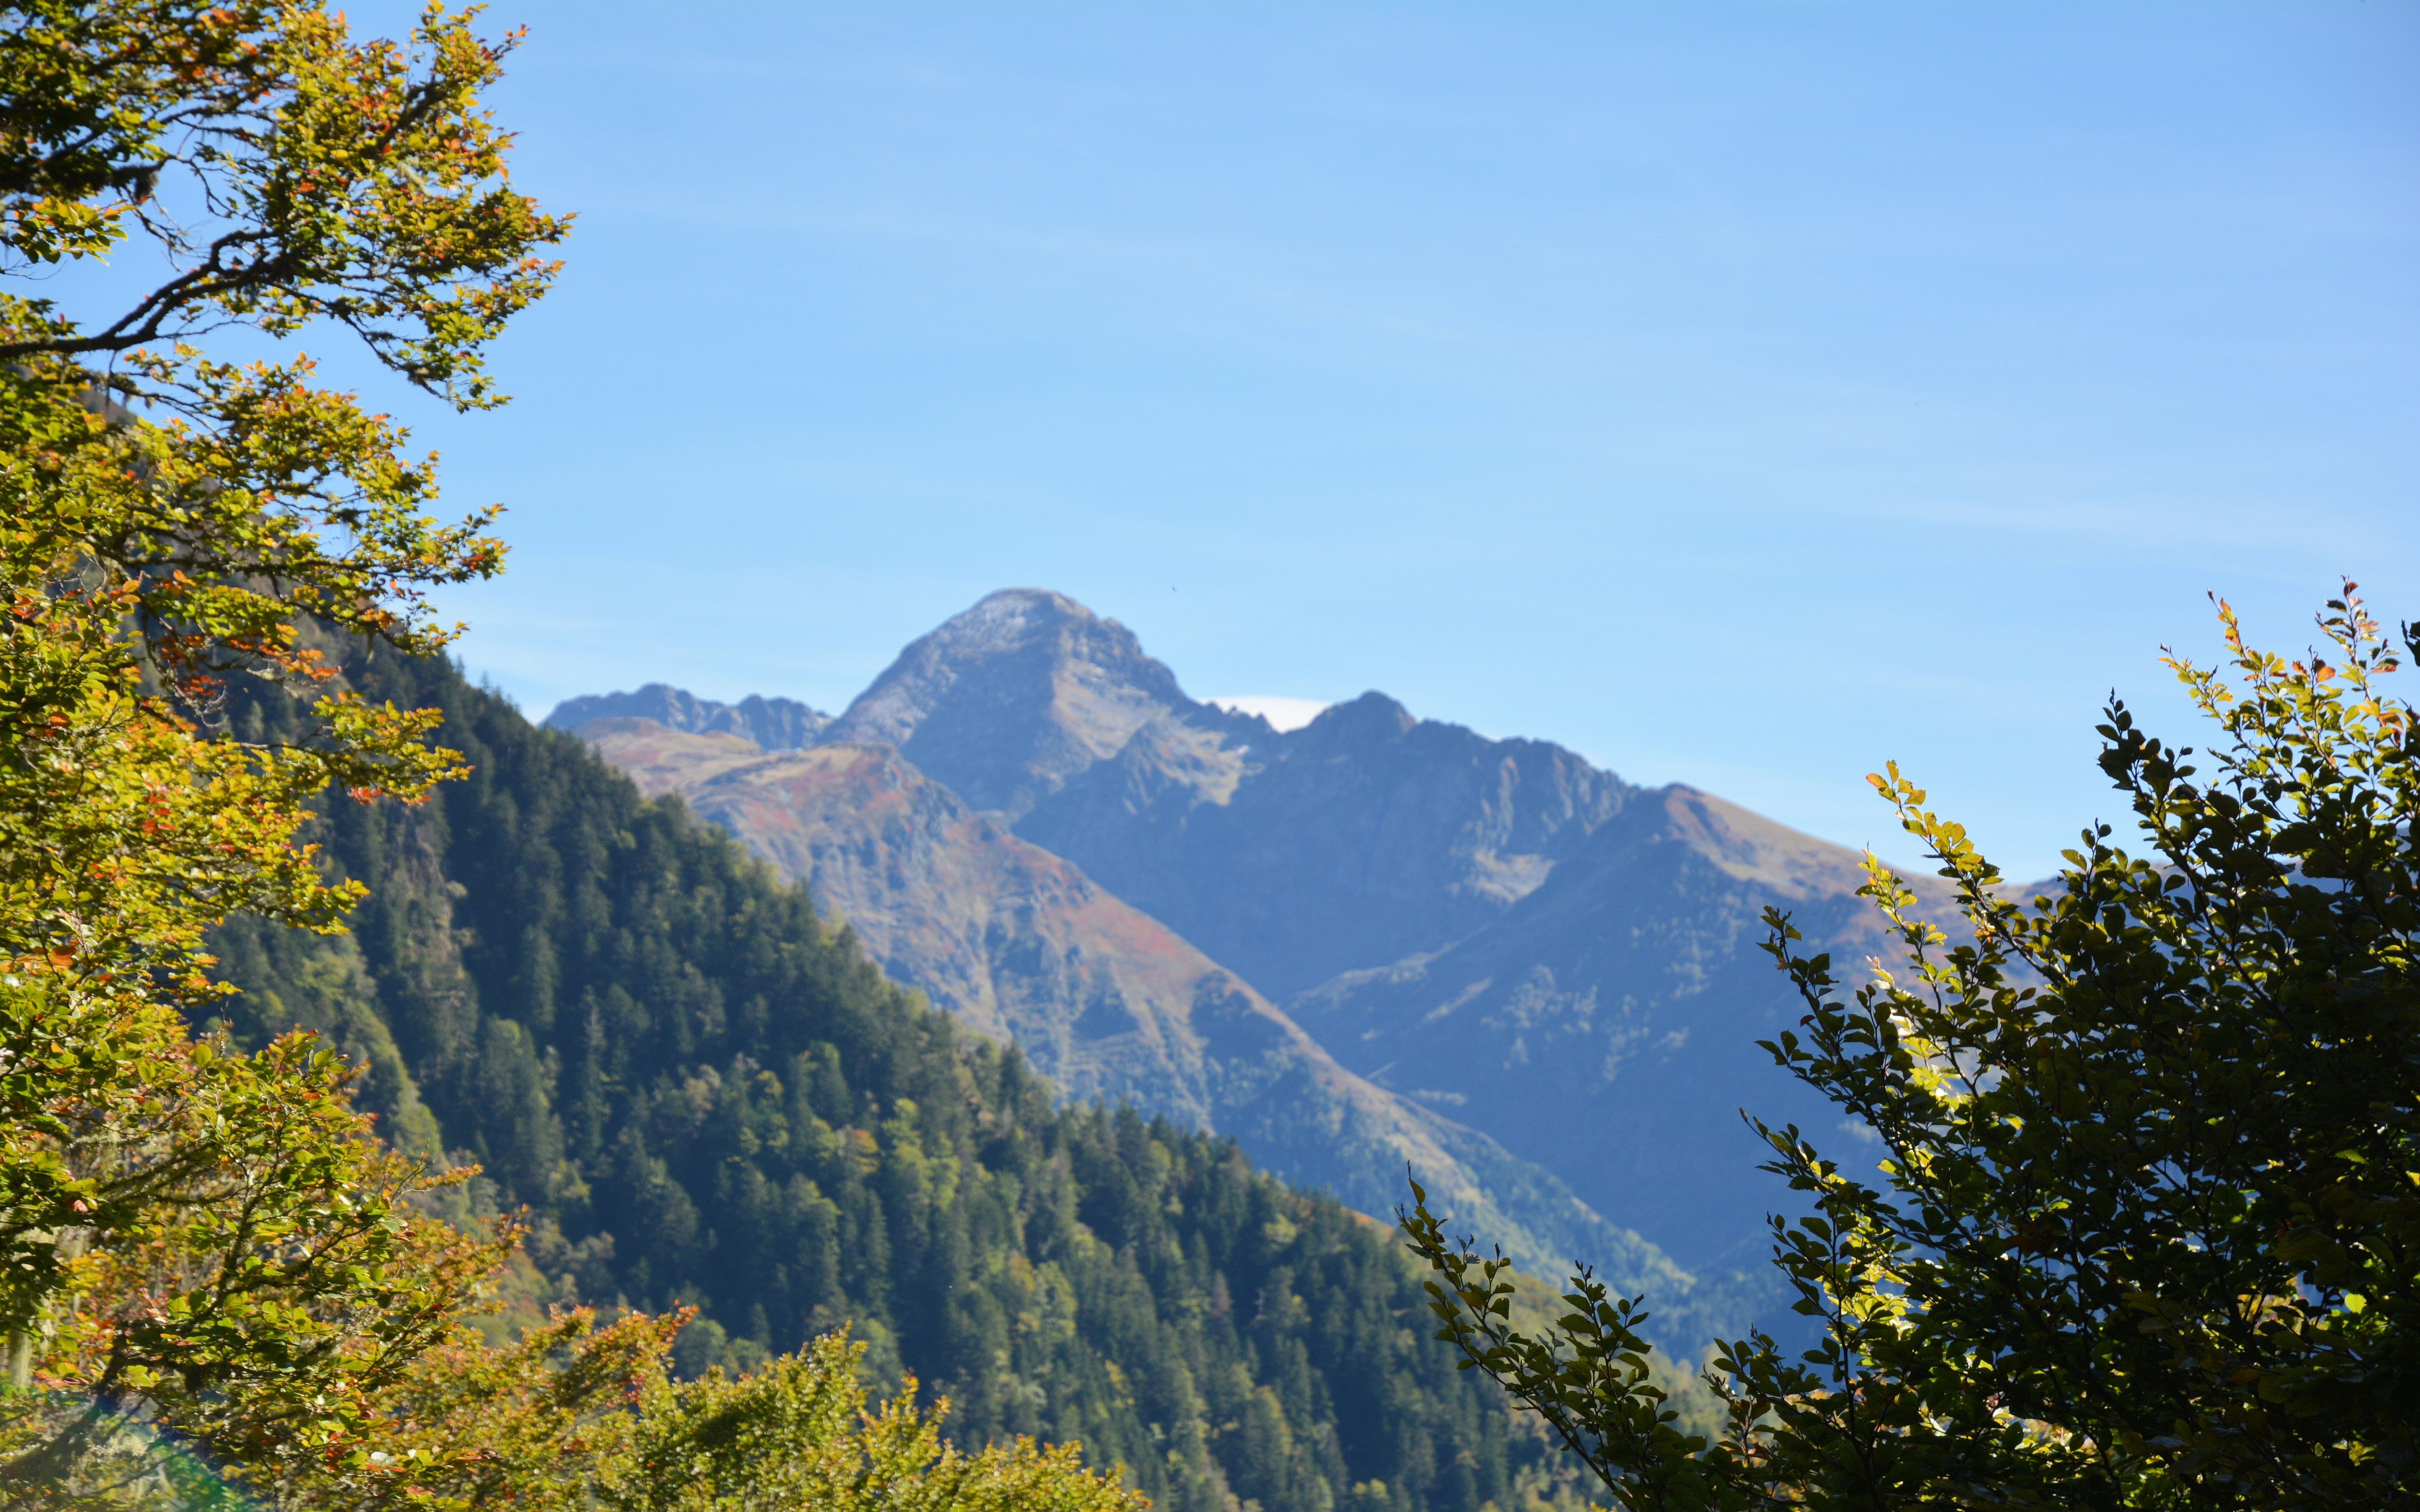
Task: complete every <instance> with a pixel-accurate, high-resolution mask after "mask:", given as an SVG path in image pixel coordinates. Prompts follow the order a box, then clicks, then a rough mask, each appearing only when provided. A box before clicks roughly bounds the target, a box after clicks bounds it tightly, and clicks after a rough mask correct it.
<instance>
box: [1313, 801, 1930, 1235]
mask: <svg viewBox="0 0 2420 1512" xmlns="http://www.w3.org/2000/svg"><path fill="white" fill-rule="evenodd" d="M1865 880H1866V877H1865V871H1864V867H1863V858H1862V856H1859V854H1858V853H1856V852H1854V851H1851V850H1848V849H1846V848H1845V847H1842V846H1838V845H1831V844H1827V843H1825V842H1823V841H1819V840H1815V839H1813V838H1812V837H1809V836H1807V835H1802V834H1799V833H1798V832H1797V831H1795V830H1792V829H1789V828H1787V827H1785V826H1783V825H1777V824H1775V823H1774V822H1773V821H1771V820H1769V819H1765V818H1763V817H1761V815H1758V814H1754V813H1751V812H1749V811H1748V810H1745V809H1742V808H1740V807H1738V806H1737V805H1735V804H1731V803H1728V802H1725V801H1724V800H1723V799H1721V798H1717V797H1715V796H1714V795H1711V794H1707V793H1701V792H1699V791H1698V790H1697V789H1695V788H1689V787H1682V786H1674V787H1668V788H1665V789H1662V790H1659V791H1656V792H1652V793H1647V794H1642V795H1639V796H1638V797H1637V799H1635V800H1634V801H1633V802H1632V803H1631V804H1629V805H1628V806H1627V807H1626V808H1625V809H1624V810H1622V812H1621V814H1620V816H1619V817H1617V818H1615V819H1614V820H1613V821H1612V822H1610V823H1608V824H1606V825H1603V826H1602V827H1600V828H1599V829H1598V830H1597V831H1596V832H1595V834H1593V835H1592V836H1590V839H1589V840H1588V841H1587V843H1586V844H1585V845H1583V846H1581V847H1580V848H1578V849H1577V851H1576V852H1575V853H1574V854H1573V855H1571V856H1569V857H1568V858H1566V859H1565V860H1563V861H1562V862H1561V863H1560V864H1559V866H1557V867H1556V869H1555V871H1554V873H1553V874H1552V875H1551V876H1549V877H1548V878H1547V879H1546V881H1545V882H1544V885H1543V886H1541V887H1538V888H1537V889H1536V890H1535V891H1534V892H1531V893H1530V894H1528V896H1527V897H1525V898H1523V899H1522V900H1521V901H1520V902H1519V903H1515V904H1514V905H1513V906H1512V908H1510V909H1509V910H1507V911H1506V912H1505V913H1504V915H1503V916H1502V917H1501V918H1498V919H1497V920H1495V921H1494V922H1492V923H1490V924H1489V925H1487V926H1486V927H1485V928H1484V929H1481V930H1480V931H1479V932H1477V933H1473V934H1471V935H1470V936H1468V937H1467V938H1465V939H1462V940H1460V941H1457V942H1454V943H1452V944H1450V945H1448V946H1446V947H1445V948H1443V949H1437V950H1434V951H1430V952H1425V953H1421V954H1418V955H1414V956H1411V957H1409V958H1407V959H1405V960H1403V961H1400V962H1397V963H1395V964H1391V965H1388V966H1386V967H1383V968H1380V969H1377V970H1370V971H1357V972H1353V973H1349V974H1347V975H1344V976H1342V977H1339V978H1337V979H1336V980H1332V981H1330V982H1327V983H1326V984H1324V985H1322V986H1320V987H1318V988H1316V989H1314V990H1313V991H1311V992H1308V993H1305V994H1302V995H1299V996H1297V997H1295V998H1294V999H1293V1000H1292V1001H1291V1002H1290V1003H1289V1004H1288V1005H1287V1006H1288V1010H1289V1011H1291V1012H1292V1013H1294V1014H1295V1017H1296V1018H1298V1019H1299V1020H1300V1021H1301V1022H1302V1024H1303V1025H1304V1026H1305V1027H1307V1028H1309V1029H1310V1030H1311V1033H1312V1034H1313V1035H1315V1036H1317V1037H1318V1039H1319V1040H1320V1041H1321V1042H1322V1043H1323V1044H1325V1045H1326V1046H1327V1047H1328V1048H1329V1049H1330V1050H1331V1051H1332V1052H1334V1053H1335V1055H1336V1056H1337V1057H1338V1058H1339V1059H1340V1060H1342V1061H1343V1062H1344V1064H1345V1065H1347V1066H1349V1067H1352V1068H1354V1069H1356V1070H1358V1071H1360V1072H1363V1073H1364V1074H1367V1075H1369V1076H1371V1077H1372V1078H1373V1079H1374V1080H1376V1081H1378V1082H1379V1083H1381V1084H1382V1085H1384V1086H1387V1087H1388V1088H1394V1089H1396V1090H1399V1091H1402V1092H1404V1093H1405V1094H1406V1095H1408V1096H1410V1097H1412V1098H1413V1099H1414V1100H1416V1101H1419V1102H1421V1103H1426V1104H1428V1105H1431V1106H1434V1107H1437V1108H1439V1109H1441V1110H1444V1111H1448V1112H1450V1114H1451V1115H1452V1116H1453V1117H1454V1118H1455V1119H1459V1120H1461V1121H1465V1122H1467V1123H1470V1124H1473V1125H1475V1126H1476V1127H1478V1128H1481V1129H1485V1130H1486V1131H1488V1133H1490V1134H1494V1135H1495V1136H1496V1137H1497V1139H1499V1140H1501V1141H1502V1142H1503V1143H1504V1144H1505V1146H1506V1147H1507V1148H1508V1149H1511V1150H1512V1151H1513V1153H1515V1154H1517V1155H1523V1156H1526V1157H1528V1159H1531V1160H1539V1161H1543V1162H1544V1163H1546V1164H1547V1165H1550V1166H1552V1167H1553V1168H1554V1169H1555V1170H1556V1171H1558V1173H1559V1174H1560V1175H1562V1176H1563V1177H1564V1178H1565V1179H1566V1180H1568V1181H1570V1182H1571V1184H1572V1186H1573V1188H1574V1189H1575V1191H1577V1192H1578V1194H1579V1195H1580V1196H1581V1198H1582V1199H1583V1200H1585V1201H1587V1202H1589V1203H1590V1204H1591V1205H1592V1206H1596V1207H1599V1208H1601V1209H1602V1210H1603V1211H1607V1212H1612V1213H1619V1214H1621V1216H1622V1219H1623V1221H1624V1222H1626V1223H1632V1224H1636V1225H1637V1227H1639V1228H1640V1230H1641V1231H1642V1232H1645V1233H1649V1234H1652V1235H1654V1236H1655V1238H1656V1241H1657V1242H1658V1243H1660V1244H1663V1245H1664V1246H1666V1247H1667V1248H1668V1249H1671V1250H1672V1251H1674V1252H1675V1253H1676V1254H1678V1255H1680V1256H1682V1257H1683V1258H1684V1259H1685V1260H1687V1261H1688V1262H1689V1263H1691V1264H1704V1263H1711V1262H1714V1260H1716V1259H1717V1257H1721V1256H1723V1255H1725V1254H1726V1253H1728V1252H1729V1251H1730V1250H1731V1249H1732V1248H1733V1247H1734V1246H1736V1245H1737V1244H1739V1243H1740V1242H1742V1241H1743V1240H1749V1241H1751V1242H1753V1241H1754V1236H1756V1235H1757V1234H1758V1232H1759V1229H1760V1226H1761V1220H1762V1218H1763V1215H1764V1213H1765V1212H1766V1211H1770V1210H1771V1209H1772V1208H1774V1207H1775V1206H1777V1205H1781V1204H1783V1203H1784V1202H1785V1200H1786V1199H1787V1198H1788V1196H1789V1194H1788V1193H1787V1192H1785V1191H1783V1190H1781V1189H1780V1188H1779V1187H1778V1185H1777V1183H1773V1182H1770V1181H1767V1180H1762V1179H1760V1178H1757V1177H1756V1176H1755V1175H1754V1174H1753V1167H1754V1166H1755V1165H1756V1164H1757V1163H1758V1161H1759V1160H1761V1158H1763V1157H1762V1156H1761V1154H1760V1150H1761V1148H1762V1147H1761V1145H1760V1144H1759V1142H1758V1140H1757V1138H1756V1136H1755V1134H1753V1132H1752V1131H1749V1130H1748V1129H1747V1128H1746V1127H1745V1125H1744V1124H1743V1123H1742V1122H1741V1120H1740V1119H1739V1117H1738V1110H1739V1109H1740V1108H1741V1107H1742V1106H1745V1107H1746V1108H1747V1109H1748V1110H1749V1111H1751V1112H1753V1113H1755V1114H1756V1115H1757V1116H1759V1117H1761V1118H1762V1119H1764V1120H1765V1121H1766V1122H1767V1123H1769V1124H1772V1125H1774V1126H1775V1127H1779V1126H1781V1125H1782V1124H1785V1123H1788V1122H1792V1121H1795V1122H1797V1123H1799V1124H1800V1125H1801V1126H1802V1127H1803V1128H1805V1129H1807V1131H1808V1133H1809V1135H1810V1137H1812V1138H1813V1139H1814V1140H1815V1142H1816V1144H1817V1145H1818V1147H1819V1148H1823V1149H1827V1150H1830V1151H1832V1152H1834V1153H1835V1154H1836V1155H1838V1156H1839V1157H1841V1158H1844V1159H1854V1158H1855V1157H1856V1156H1858V1155H1860V1154H1862V1153H1864V1147H1863V1146H1862V1144H1861V1136H1860V1135H1858V1134H1855V1133H1854V1132H1853V1131H1846V1130H1843V1129H1842V1128H1841V1127H1840V1114H1839V1111H1838V1109H1837V1108H1834V1107H1833V1106H1831V1104H1829V1103H1826V1102H1824V1101H1823V1099H1822V1098H1821V1097H1819V1096H1817V1095H1816V1094H1814V1093H1812V1092H1810V1091H1808V1090H1807V1088H1804V1087H1802V1086H1801V1085H1800V1084H1799V1083H1798V1082H1797V1081H1796V1080H1795V1079H1794V1078H1792V1077H1791V1076H1790V1075H1789V1074H1788V1073H1787V1072H1783V1071H1781V1070H1780V1069H1779V1068H1777V1067H1776V1066H1775V1065H1774V1063H1773V1058H1772V1057H1771V1056H1769V1055H1767V1054H1766V1053H1765V1052H1764V1051H1763V1050H1761V1049H1760V1048H1758V1045H1757V1041H1759V1040H1771V1039H1775V1038H1776V1037H1777V1036H1778V1035H1779V1033H1780V1031H1781V1030H1783V1029H1785V1028H1788V1027H1791V1026H1793V1025H1795V1024H1796V1022H1797V1020H1798V1017H1799V1015H1800V1014H1801V1013H1802V1012H1804V1011H1805V1009H1804V1006H1803V1005H1802V1004H1801V1003H1800V1002H1799V999H1798V997H1797V995H1796V994H1795V992H1794V991H1793V990H1792V987H1791V985H1790V982H1789V980H1788V979H1787V978H1785V977H1784V976H1783V975H1782V974H1781V973H1780V972H1779V971H1778V970H1776V967H1775V964H1774V962H1773V960H1772V958H1771V957H1770V956H1768V955H1767V954H1766V953H1765V952H1764V951H1763V950H1762V949H1761V944H1762V942H1763V940H1764V939H1765V937H1766V931H1765V927H1764V925H1763V923H1762V922H1761V918H1762V915H1763V911H1764V909H1765V908H1766V906H1767V905H1771V906H1775V907H1778V908H1780V909H1783V910H1784V911H1786V912H1789V913H1791V914H1792V915H1793V918H1794V921H1795V922H1796V924H1797V927H1798V928H1799V929H1800V930H1801V931H1803V932H1804V933H1805V934H1806V936H1807V943H1806V946H1805V947H1804V948H1805V949H1810V950H1812V949H1829V950H1830V951H1832V953H1833V958H1834V960H1835V961H1836V963H1838V969H1839V972H1840V974H1841V975H1842V976H1843V977H1844V978H1851V979H1854V977H1855V976H1856V975H1857V972H1856V970H1855V964H1856V963H1857V962H1858V961H1860V960H1862V959H1864V958H1866V957H1869V956H1882V957H1890V956H1894V955H1895V954H1896V950H1895V949H1894V947H1893V944H1892V942H1891V941H1890V940H1889V939H1888V938H1887V937H1886V935H1885V932H1884V921H1883V919H1882V918H1881V916H1880V915H1879V914H1878V913H1877V912H1876V911H1875V910H1874V909H1873V907H1872V906H1871V905H1870V904H1869V903H1868V902H1867V901H1866V900H1865V899H1862V898H1859V897H1857V896H1856V895H1855V894H1856V889H1857V888H1858V887H1859V886H1861V885H1862V884H1863V883H1864V881H1865ZM1907 880H1908V881H1909V882H1910V885H1911V886H1912V887H1915V888H1916V893H1917V896H1918V899H1919V900H1920V903H1921V904H1922V907H1923V909H1924V911H1925V912H1926V913H1927V914H1928V916H1929V917H1932V918H1941V919H1944V920H1945V921H1946V920H1947V919H1950V918H1954V917H1955V910H1954V908H1953V907H1952V905H1951V903H1950V899H1949V894H1948V888H1947V884H1945V883H1942V882H1940V881H1939V880H1938V879H1936V878H1931V877H1912V878H1909V879H1907ZM1575 1151H1585V1152H1586V1154H1585V1158H1581V1159H1575V1158H1574V1152H1575Z"/></svg>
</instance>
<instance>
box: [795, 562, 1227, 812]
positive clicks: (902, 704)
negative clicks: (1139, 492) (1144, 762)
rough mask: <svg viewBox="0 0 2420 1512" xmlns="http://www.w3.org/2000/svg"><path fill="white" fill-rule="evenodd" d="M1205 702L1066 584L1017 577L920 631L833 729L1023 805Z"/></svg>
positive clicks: (991, 805) (1001, 802)
mask: <svg viewBox="0 0 2420 1512" xmlns="http://www.w3.org/2000/svg"><path fill="white" fill-rule="evenodd" d="M1194 707H1196V705H1195V704H1194V702H1193V701H1192V700H1191V699H1189V698H1187V697H1186V696H1185V690H1184V689H1183V688H1181V687H1178V686H1177V683H1176V674H1175V673H1173V672H1171V671H1169V670H1168V669H1167V668H1166V667H1165V666H1162V665H1161V664H1160V663H1158V662H1156V661H1155V660H1153V659H1152V658H1151V657H1150V656H1146V655H1144V654H1143V649H1142V643H1141V642H1140V641H1139V640H1136V639H1135V635H1134V632H1133V631H1132V630H1129V629H1127V628H1126V627H1125V625H1120V624H1119V623H1118V622H1117V621H1115V620H1107V619H1103V618H1101V617H1100V616H1099V615H1097V614H1094V612H1093V611H1092V610H1091V609H1086V608H1085V607H1084V606H1083V605H1081V604H1079V603H1078V602H1076V600H1074V599H1072V598H1070V597H1068V596H1067V595H1066V594H1058V593H1052V592H1050V591H1049V590H1047V589H1041V588H1006V589H1002V590H1001V591H1000V592H998V593H996V594H987V595H985V597H984V598H983V599H982V600H981V601H980V602H978V603H976V604H975V605H974V606H973V607H972V608H971V609H967V610H966V611H965V612H963V613H961V614H958V615H955V616H954V617H953V618H952V619H950V620H949V621H948V622H947V623H945V624H943V625H941V626H940V627H939V629H936V630H934V631H933V632H932V633H931V634H929V635H925V636H923V637H920V638H918V639H917V640H914V641H911V642H910V643H909V644H908V646H907V649H906V650H904V651H902V652H901V653H900V654H899V656H898V659H897V660H895V661H893V662H892V664H891V665H890V667H889V668H887V669H885V671H883V673H882V675H881V676H879V677H877V678H876V679H875V680H874V684H873V686H872V687H868V688H867V689H866V690H865V691H864V692H863V693H861V694H860V695H858V698H857V701H856V702H853V703H851V704H850V705H849V706H848V708H847V710H846V711H845V713H843V714H842V715H841V717H840V718H839V719H838V720H836V721H835V722H834V723H833V724H832V726H831V728H830V730H829V731H828V732H826V733H825V734H824V736H823V738H824V739H826V740H834V741H840V740H846V741H859V742H862V743H865V744H870V745H882V746H892V747H896V748H898V749H900V750H901V751H903V752H905V753H906V754H907V758H908V759H909V760H910V761H912V762H914V763H915V764H916V765H917V766H918V767H920V768H922V769H923V771H924V772H925V773H927V774H928V775H930V776H932V777H935V778H938V779H940V780H941V781H942V782H944V783H946V784H948V785H949V786H950V787H951V788H952V789H954V790H955V791H956V792H957V793H958V794H959V795H960V796H962V797H964V798H965V799H966V800H967V801H968V802H969V803H970V804H971V805H973V806H974V807H975V808H977V809H983V810H998V811H1002V812H1005V813H1007V814H1009V815H1011V816H1012V817H1014V816H1016V815H1018V814H1022V813H1024V812H1025V811H1026V810H1029V809H1031V808H1032V806H1033V805H1034V803H1036V802H1037V801H1039V800H1040V799H1042V798H1043V797H1046V796H1047V795H1050V794H1052V793H1055V792H1057V791H1058V790H1059V789H1060V788H1061V787H1062V786H1063V785H1064V784H1065V783H1066V781H1067V780H1068V779H1070V778H1072V777H1074V776H1075V775H1076V774H1078V772H1081V771H1083V770H1084V769H1085V768H1086V767H1088V766H1091V765H1092V764H1094V763H1096V762H1099V761H1103V760H1105V759H1107V758H1109V757H1111V756H1114V755H1116V754H1117V753H1118V751H1119V750H1121V749H1122V748H1125V744H1126V742H1127V741H1128V740H1131V739H1132V738H1133V737H1134V733H1135V732H1136V731H1138V730H1140V729H1141V728H1142V727H1143V726H1144V725H1146V724H1148V723H1150V722H1151V721H1152V720H1154V719H1156V718H1158V717H1161V716H1162V715H1165V714H1167V713H1169V712H1171V710H1178V709H1186V710H1190V709H1193V708H1194Z"/></svg>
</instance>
